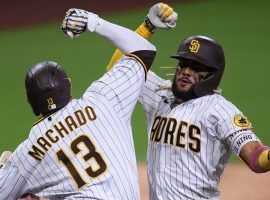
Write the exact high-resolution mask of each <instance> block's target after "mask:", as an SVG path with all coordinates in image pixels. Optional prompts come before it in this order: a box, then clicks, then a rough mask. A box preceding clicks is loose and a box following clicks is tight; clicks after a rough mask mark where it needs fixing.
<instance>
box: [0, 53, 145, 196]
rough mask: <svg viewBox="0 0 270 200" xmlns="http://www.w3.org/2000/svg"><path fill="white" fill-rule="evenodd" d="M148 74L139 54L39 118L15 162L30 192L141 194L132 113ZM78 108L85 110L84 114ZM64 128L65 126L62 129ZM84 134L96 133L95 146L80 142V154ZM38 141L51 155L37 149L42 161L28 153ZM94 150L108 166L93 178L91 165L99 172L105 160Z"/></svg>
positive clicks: (38, 146) (17, 153)
mask: <svg viewBox="0 0 270 200" xmlns="http://www.w3.org/2000/svg"><path fill="white" fill-rule="evenodd" d="M144 74H145V72H144V69H143V68H142V66H141V64H140V63H139V62H138V61H136V59H134V58H129V57H124V58H123V59H121V61H120V62H118V64H117V65H116V66H115V68H114V69H113V70H111V72H109V73H107V74H105V75H104V76H103V77H102V78H100V79H99V80H97V81H95V82H94V83H93V84H92V85H91V86H90V87H89V88H88V89H87V90H86V92H85V93H84V95H83V97H82V98H81V99H79V100H72V101H71V102H70V103H69V104H68V105H67V106H65V107H64V108H62V109H61V110H59V111H57V112H56V113H54V114H52V115H51V116H48V117H47V118H45V119H44V120H42V121H40V122H39V123H37V124H36V125H35V126H34V127H33V128H32V130H31V132H30V134H29V138H28V139H27V140H26V141H24V142H23V143H22V144H21V145H20V146H19V147H18V148H17V149H16V151H15V152H14V153H13V154H12V156H11V160H12V163H14V164H15V165H16V166H18V169H20V170H19V176H20V177H21V178H22V180H25V181H26V182H27V183H28V184H29V187H28V188H25V191H26V189H27V192H29V191H31V192H33V193H35V194H36V195H39V196H45V197H51V198H61V199H65V198H67V199H78V198H80V199H117V200H119V199H123V200H126V199H130V200H136V199H139V198H140V195H139V187H138V175H137V165H136V158H135V151H134V144H133V138H132V131H131V123H130V118H131V113H132V111H133V109H134V107H135V104H136V100H137V99H138V96H139V94H140V90H141V88H142V86H143V84H144ZM89 106H90V107H91V109H92V110H94V113H95V115H96V118H95V119H90V118H89V116H88V114H87V111H86V108H87V107H89ZM77 111H80V113H82V114H80V116H79V117H80V119H79V118H78V116H77V115H76V112H77ZM86 114H87V115H86ZM82 115H84V116H83V118H84V120H85V122H83V123H82V122H81V120H82ZM67 119H69V121H68V120H67ZM71 119H72V120H71ZM68 123H72V124H68ZM80 123H82V124H80ZM56 127H58V129H59V130H58V129H56ZM60 128H64V129H63V130H62V132H61V133H60V132H59V131H60ZM47 131H49V132H48V134H49V135H50V137H51V138H49V137H48V135H47ZM82 134H83V135H87V137H88V138H90V140H91V142H92V143H93V146H94V147H93V148H94V149H93V148H92V147H91V148H92V149H91V150H90V148H89V147H87V148H86V146H84V148H82V146H81V145H84V144H85V143H79V144H77V145H78V146H77V147H78V149H79V153H76V154H75V153H74V152H72V151H73V150H72V149H71V147H70V145H71V143H73V141H74V140H75V138H79V137H80V136H81V135H82ZM56 138H57V139H56ZM53 139H54V140H53ZM38 141H39V142H38ZM41 144H42V145H41ZM33 145H35V146H36V148H38V149H39V151H41V152H43V154H45V155H44V156H43V154H39V151H38V152H36V154H38V155H39V156H41V155H42V156H41V159H42V160H41V162H37V161H36V160H35V159H34V158H32V157H30V156H29V155H28V152H29V151H34V150H33ZM59 150H61V152H64V155H65V156H66V157H67V158H68V159H69V160H70V161H69V162H70V163H71V165H73V166H75V170H76V173H78V174H79V176H81V178H82V179H83V180H84V182H86V183H88V184H87V185H85V186H84V187H83V188H82V189H81V190H80V191H79V190H77V188H76V184H75V178H76V177H74V178H72V177H73V175H72V174H70V173H69V171H68V170H67V169H68V166H67V165H66V162H67V161H66V160H62V161H61V162H59V157H58V155H56V152H58V151H59ZM91 151H92V154H90V153H91ZM93 152H94V153H96V154H98V155H100V157H101V159H103V160H104V161H105V163H106V167H107V169H106V170H105V171H104V173H103V174H101V175H100V176H98V177H97V178H90V177H89V176H88V175H87V173H86V169H89V166H91V167H92V168H91V169H92V170H94V171H95V169H98V167H99V165H100V163H99V160H98V159H97V157H96V156H95V155H96V154H93ZM86 155H92V157H90V158H91V159H89V160H85V157H84V156H86ZM57 157H58V158H57ZM0 183H1V182H0ZM14 192H18V191H14ZM22 192H23V191H22Z"/></svg>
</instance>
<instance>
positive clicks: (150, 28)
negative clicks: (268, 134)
mask: <svg viewBox="0 0 270 200" xmlns="http://www.w3.org/2000/svg"><path fill="white" fill-rule="evenodd" d="M144 26H145V28H147V30H148V31H150V32H151V33H154V30H155V28H156V27H155V26H154V25H153V24H152V23H151V21H150V19H149V18H148V17H146V18H145V20H144Z"/></svg>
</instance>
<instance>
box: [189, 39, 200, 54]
mask: <svg viewBox="0 0 270 200" xmlns="http://www.w3.org/2000/svg"><path fill="white" fill-rule="evenodd" d="M189 49H190V52H193V53H197V52H198V51H199V49H200V43H199V41H198V40H192V41H191V43H190V46H189Z"/></svg>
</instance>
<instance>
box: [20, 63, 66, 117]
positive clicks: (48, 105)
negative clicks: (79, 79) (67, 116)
mask: <svg viewBox="0 0 270 200" xmlns="http://www.w3.org/2000/svg"><path fill="white" fill-rule="evenodd" d="M25 89H26V94H27V100H28V102H29V104H30V105H31V107H32V109H33V112H34V113H35V115H37V116H38V115H40V114H42V115H45V114H47V113H50V112H54V111H56V110H58V109H60V108H62V107H63V106H65V105H66V104H68V102H69V101H70V99H71V84H70V80H69V78H68V77H67V75H66V73H65V71H64V70H63V69H62V68H61V66H60V65H58V64H57V63H56V62H52V61H45V62H41V63H38V64H36V65H34V66H33V67H32V68H31V69H30V70H28V72H27V74H26V77H25Z"/></svg>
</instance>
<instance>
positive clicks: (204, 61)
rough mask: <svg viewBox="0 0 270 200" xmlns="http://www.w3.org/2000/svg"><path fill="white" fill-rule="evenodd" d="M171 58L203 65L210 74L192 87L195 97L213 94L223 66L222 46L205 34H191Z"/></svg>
mask: <svg viewBox="0 0 270 200" xmlns="http://www.w3.org/2000/svg"><path fill="white" fill-rule="evenodd" d="M171 58H175V59H178V60H179V61H181V59H188V60H191V61H194V62H196V63H199V64H201V65H203V66H204V67H206V68H208V69H209V71H211V75H210V76H209V77H208V78H206V79H205V80H203V81H201V82H199V83H198V84H196V85H195V86H194V87H193V93H194V95H195V96H196V97H201V96H204V95H207V94H213V93H214V90H216V89H217V88H218V85H219V83H220V81H221V78H222V74H223V71H224V68H225V57H224V52H223V49H222V47H221V46H220V45H219V44H218V43H217V42H216V41H214V40H213V39H211V38H209V37H205V36H191V37H188V38H186V39H185V40H184V41H183V42H182V43H181V44H180V46H179V48H178V50H177V54H176V55H174V56H171Z"/></svg>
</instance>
